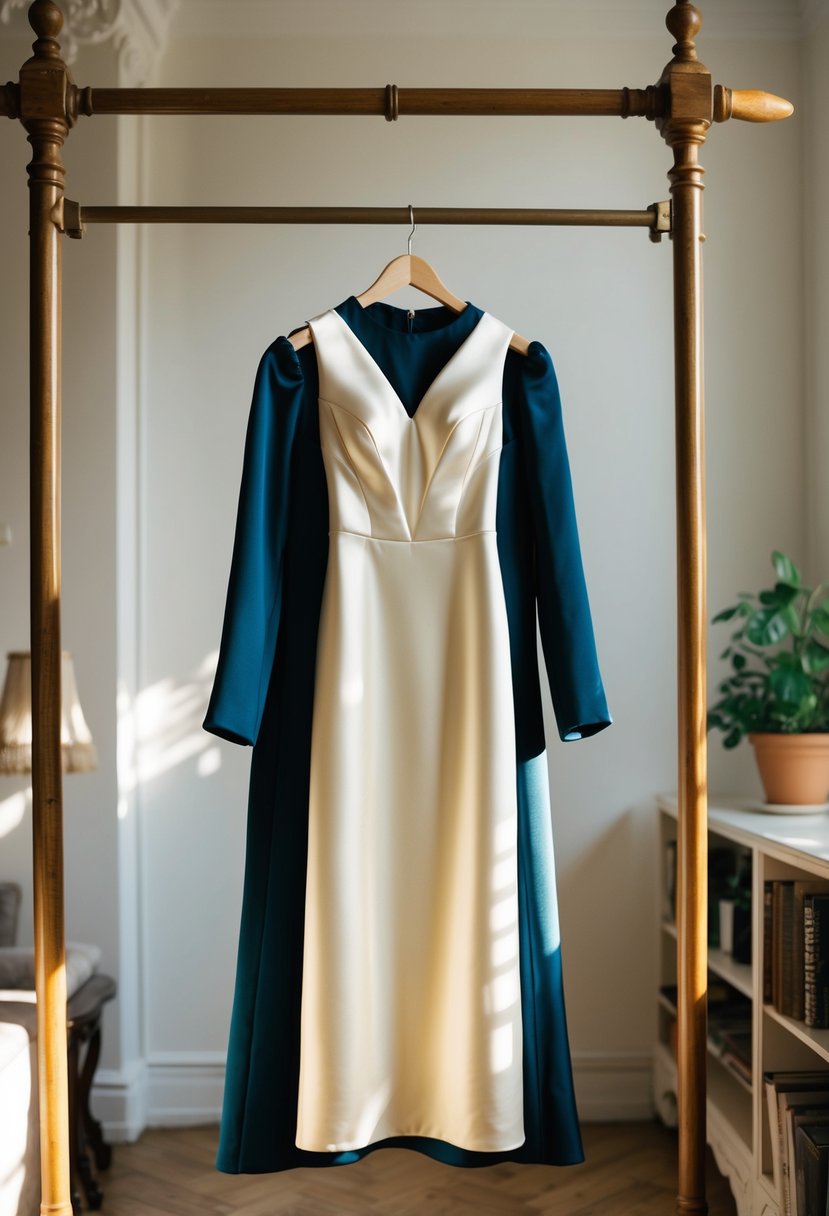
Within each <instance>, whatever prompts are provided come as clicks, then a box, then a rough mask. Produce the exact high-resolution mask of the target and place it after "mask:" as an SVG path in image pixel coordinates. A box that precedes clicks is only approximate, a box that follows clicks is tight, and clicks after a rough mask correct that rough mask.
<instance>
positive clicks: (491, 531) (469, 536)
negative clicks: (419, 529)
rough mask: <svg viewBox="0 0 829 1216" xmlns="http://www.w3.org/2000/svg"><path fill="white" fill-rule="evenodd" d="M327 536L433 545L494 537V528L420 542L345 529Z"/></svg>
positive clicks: (330, 530) (426, 539)
mask: <svg viewBox="0 0 829 1216" xmlns="http://www.w3.org/2000/svg"><path fill="white" fill-rule="evenodd" d="M328 535H329V536H356V537H357V538H358V539H359V540H373V541H378V542H379V543H380V544H384V545H435V544H446V543H447V541H452V542H453V543H454V542H455V541H459V540H471V539H472V538H473V537H474V536H495V535H496V529H495V528H481V529H480V531H478V532H464V534H463V536H426V537H423V539H421V540H416V539H413V538H410V537H398V536H370V535H369V534H368V533H367V532H349V531H348V530H347V529H345V528H332V529H329V532H328Z"/></svg>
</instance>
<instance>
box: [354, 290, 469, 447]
mask: <svg viewBox="0 0 829 1216" xmlns="http://www.w3.org/2000/svg"><path fill="white" fill-rule="evenodd" d="M350 299H351V300H355V299H356V297H354V296H352V297H350ZM358 307H362V306H361V305H359V303H358ZM466 307H467V308H472V307H473V305H472V304H471V303H470V302H469V301H468V300H467V302H466ZM465 311H466V309H464V312H465ZM476 311H477V312H480V316H479V317H478V319H477V321H476V322H475V324H474V326H473V327H472V329H471V330H470V331H469V333H468V334H467V335H466V337H464V338H463V339H462V340H461V343H460V345H459V346H457V347H456V348H455V350H454V351H453V352H452V354H451V355H450V356H449V358H448V359H447V360H446V362H445V363H444V364H443V365H442V366H441V367H440V369H439V370H438V371H437V373H436V374H435V375H434V376H433V377H432V379H431V380H430V382H429V384H428V386H427V388H426V391H425V392H424V393H423V394H422V395H421V396H420V398H419V400H418V402H417V405H416V406H415V408H414V410H413V411H412V413H411V414H410V413H409V411H408V410H407V409H406V406H405V404H404V402H403V399H402V398H401V396H400V394H399V393H398V392H397V389H396V388H395V387H394V385H393V384H392V382H391V380H390V379H389V377H388V376H387V375H386V373H385V372H384V371H383V369H382V367H381V366H380V364H379V363H378V362H377V360H376V359H375V358H374V356H373V355H372V353H371V351H370V350H369V349H368V347H367V346H366V344H365V343H364V342H363V340H362V339H361V338H360V337H359V335H358V334H357V333H355V331H354V330H353V329H352V328H351V326H350V325H349V324H348V322H347V321H346V319H345V318H344V317H343V316H341V315H340V313H338V312H337V310H336V309H335V308H332V309H331V313H332V315H333V316H335V317H336V318H337V320H338V322H339V323H340V324H341V325H342V327H343V329H345V330H346V331H347V332H348V334H350V336H351V339H352V341H353V342H354V343H355V345H356V347H357V348H358V350H359V352H360V354H361V355H362V356H363V357H364V358H365V359H366V361H367V362H368V363H369V364H370V365H371V367H372V368H373V369H374V371H375V373H376V375H377V377H378V380H379V381H380V383H381V385H382V386H383V387H384V388H385V389H386V390H387V391H388V394H389V395H390V396H391V398H392V399H393V401H394V404H395V405H396V406H397V408H398V410H399V411H400V413H401V414H402V415H403V418H404V420H405V421H406V422H410V423H413V422H415V421H416V420H417V417H418V415H419V414H420V412H421V410H422V409H423V406H424V404H425V403H426V401H427V400H428V399H430V398H431V396H432V394H433V392H435V390H436V389H437V386H438V385H439V383H440V382H441V381H442V379H443V377H444V375H445V374H446V373H448V371H449V368H450V367H451V366H452V365H453V363H454V362H455V360H456V359H457V358H458V357H459V356H460V354H461V353H462V351H464V350H465V349H466V346H467V344H468V343H469V342H470V341H471V339H472V338H473V337H474V335H475V334H477V333H478V331H479V330H480V329H481V327H482V323H483V322H484V320H485V318H486V317H487V315H488V314H487V313H486V312H485V311H483V309H476ZM462 316H463V313H458V314H457V316H456V317H454V318H453V319H452V321H450V324H452V323H453V322H454V321H456V320H458V319H459V318H460V317H462ZM372 323H373V324H375V325H377V326H378V328H380V329H384V330H386V332H387V333H400V334H403V331H402V330H393V329H391V328H390V327H388V326H382V325H379V324H378V322H376V321H374V320H373V318H372ZM440 332H441V331H440V329H433V330H422V331H421V332H420V333H419V334H403V336H404V337H423V336H424V334H426V333H440Z"/></svg>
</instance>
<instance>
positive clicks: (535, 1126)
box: [204, 296, 611, 1173]
mask: <svg viewBox="0 0 829 1216" xmlns="http://www.w3.org/2000/svg"><path fill="white" fill-rule="evenodd" d="M336 311H337V312H338V313H339V315H340V317H341V318H342V319H343V320H344V321H345V323H346V324H347V325H348V326H349V328H350V329H351V330H352V331H353V332H354V334H355V335H356V336H357V338H358V339H359V341H360V342H361V343H362V344H363V345H364V346H365V347H366V349H367V350H368V351H369V354H370V355H371V357H372V358H373V359H374V360H375V362H376V363H377V365H378V366H379V367H380V369H381V370H382V371H383V373H384V374H385V376H386V377H387V379H388V380H389V382H390V383H391V385H392V386H393V388H394V390H395V392H396V393H397V395H398V396H399V398H400V399H401V401H402V402H403V404H404V405H405V407H406V409H407V411H408V412H409V413H410V414H411V413H412V412H413V410H414V408H415V407H416V404H417V402H418V401H419V400H420V399H421V398H422V396H423V394H424V392H425V391H426V389H427V388H428V386H429V384H430V383H431V382H432V381H433V380H434V378H435V376H436V375H437V373H438V372H439V371H440V369H441V368H442V367H443V366H444V365H445V364H446V362H447V361H448V360H449V358H450V357H451V356H452V355H453V354H454V353H455V351H456V350H457V349H458V348H459V347H460V346H461V344H462V343H463V342H464V340H465V339H466V338H467V337H468V336H469V334H470V333H471V331H472V330H473V329H474V327H475V326H476V324H477V323H478V321H479V320H480V317H481V315H482V313H481V310H480V309H478V308H476V307H475V306H474V305H472V304H468V305H467V307H466V308H465V309H464V311H463V312H462V313H460V314H459V315H457V316H453V314H451V313H450V312H449V311H448V310H447V309H446V308H443V307H438V308H426V309H418V310H417V311H416V312H414V314H411V313H409V312H407V311H406V310H405V309H401V308H396V307H394V306H392V305H389V304H385V303H376V304H372V305H371V306H370V307H369V308H368V309H365V310H364V309H363V308H362V307H361V305H360V304H359V303H358V302H357V301H356V299H355V298H354V297H353V296H352V297H350V298H349V299H348V300H345V301H344V302H343V303H342V304H340V305H338V306H337V309H336ZM377 321H380V322H381V324H379V325H378V324H377V323H376V322H377ZM413 336H415V337H416V339H417V340H416V341H412V337H413ZM502 417H503V428H504V433H503V448H502V451H501V456H500V464H499V475H498V499H497V516H496V531H497V547H498V558H499V562H500V567H501V574H502V578H503V587H504V600H505V604H506V609H507V621H508V629H509V642H510V659H511V666H512V681H513V694H514V708H515V749H516V757H517V771H516V783H517V795H518V899H519V952H520V987H521V1020H522V1027H523V1095H524V1097H523V1102H524V1129H525V1141H524V1144H523V1145H521V1146H520V1147H519V1148H517V1149H511V1150H508V1151H501V1152H477V1151H472V1150H469V1149H464V1148H460V1147H458V1146H457V1145H453V1144H449V1143H447V1142H445V1141H441V1140H432V1139H427V1138H424V1137H415V1136H402V1137H396V1138H392V1139H385V1140H382V1141H379V1142H377V1143H373V1144H368V1145H366V1146H364V1147H362V1148H359V1149H353V1150H349V1151H342V1152H330V1153H323V1152H309V1151H305V1150H301V1149H299V1148H297V1146H296V1144H295V1132H296V1116H297V1093H298V1083H299V1058H300V1051H299V1046H300V1044H299V1034H300V1001H301V993H302V961H303V927H304V914H305V899H306V890H305V871H306V858H307V841H308V793H309V776H310V753H311V726H312V712H313V696H314V672H315V660H316V644H317V632H318V624H319V618H320V607H321V603H322V593H323V586H324V581H325V571H326V559H327V552H328V497H327V488H326V479H325V471H324V466H323V461H322V453H321V448H320V436H319V411H318V377H317V365H316V359H315V352H314V347H313V345H307V346H305V347H303V348H302V349H301V350H300V351H298V352H297V351H295V350H294V348H293V346H292V345H291V343H290V341H289V340H288V339H287V338H286V337H279V338H277V339H276V341H275V342H273V344H272V345H271V346H270V347H269V348H268V349H267V350H266V351H265V353H264V355H263V356H262V359H261V362H260V364H259V368H258V372H257V375H256V381H255V386H254V391H253V402H252V406H251V411H250V418H249V424H248V431H247V439H246V443H245V452H244V465H243V474H242V484H241V491H240V497H239V508H238V516H237V524H236V537H235V543H234V549H233V557H232V561H231V569H230V579H229V587H228V593H227V603H226V608H225V617H224V625H223V629H222V636H221V647H220V653H219V662H218V667H217V672H216V678H215V683H214V686H213V691H212V694H211V697H210V703H209V706H208V710H207V716H206V718H205V722H204V726H205V729H206V730H208V731H211V732H212V733H213V734H216V735H219V736H220V737H222V738H224V739H228V740H231V741H233V742H235V743H239V744H247V745H252V746H253V751H252V761H251V776H250V792H249V801H248V818H247V840H246V863H245V877H244V888H243V900H242V914H241V925H240V932H239V948H238V958H237V970H236V983H235V989H234V998H233V1011H232V1016H231V1024H230V1033H229V1042H228V1055H227V1070H226V1078H225V1091H224V1099H223V1107H222V1118H221V1128H220V1138H219V1148H218V1155H217V1159H216V1167H217V1169H219V1170H221V1171H223V1172H226V1173H265V1172H274V1171H278V1170H284V1169H290V1168H293V1167H297V1166H309V1165H310V1166H329V1165H342V1164H346V1163H348V1162H352V1161H356V1160H358V1159H359V1158H361V1157H363V1156H365V1155H366V1154H367V1153H369V1152H372V1151H373V1150H375V1149H377V1148H382V1147H403V1148H411V1149H416V1150H418V1151H420V1152H422V1153H425V1154H427V1155H428V1156H430V1157H433V1158H435V1159H437V1160H439V1161H443V1162H445V1163H447V1164H451V1165H458V1166H481V1165H490V1164H493V1163H495V1162H499V1161H523V1162H533V1163H544V1164H549V1165H567V1164H574V1163H577V1162H580V1161H582V1160H583V1149H582V1142H581V1136H580V1130H579V1122H578V1115H577V1111H576V1104H575V1097H574V1093H573V1079H572V1068H571V1061H570V1051H569V1044H568V1035H567V1024H566V1015H565V1005H564V990H563V978H562V960H561V948H560V945H559V940H558V932H557V914H556V906H555V874H554V871H553V853H552V838H551V826H550V803H549V788H548V775H547V762H546V758H545V738H544V725H543V720H542V709H541V690H540V673H539V663H538V653H537V642H536V615H537V619H538V627H539V630H540V634H541V640H542V647H543V654H544V664H545V667H546V673H547V678H548V680H549V686H550V691H551V695H552V700H553V706H554V710H555V716H556V723H557V727H558V733H559V736H560V738H561V739H562V740H565V741H569V740H574V739H581V738H585V737H587V736H589V735H592V734H595V733H596V732H597V731H600V730H602V729H603V728H604V727H606V726H607V725H609V723H610V721H611V717H610V713H609V711H608V707H607V701H606V698H605V693H604V689H603V685H602V679H601V675H600V671H599V665H598V660H597V655H596V646H595V641H594V635H593V626H592V622H591V616H590V608H589V603H588V597H587V589H586V584H585V577H584V572H583V567H582V560H581V554H580V548H579V540H578V532H577V527H576V517H575V509H574V503H573V492H572V485H571V479H570V470H569V464H568V458H567V450H566V445H565V438H564V430H563V424H562V415H561V404H560V400H559V392H558V385H557V382H556V375H555V371H554V369H553V364H552V361H551V359H550V356H549V354H548V352H547V351H546V350H545V348H544V347H543V346H542V345H541V344H540V343H539V342H532V343H531V344H530V349H529V353H528V355H526V356H525V355H520V354H518V353H516V352H513V351H508V353H507V357H506V361H505V365H504V382H503V412H502Z"/></svg>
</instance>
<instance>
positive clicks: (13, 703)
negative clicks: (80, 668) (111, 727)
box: [0, 650, 98, 773]
mask: <svg viewBox="0 0 829 1216" xmlns="http://www.w3.org/2000/svg"><path fill="white" fill-rule="evenodd" d="M7 658H8V660H9V665H8V668H7V669H6V682H5V684H4V685H3V696H2V699H0V773H30V772H31V771H32V657H31V655H30V654H29V652H28V651H21V650H18V651H13V652H12V653H11V654H9V655H7ZM60 743H61V755H62V757H63V770H64V772H66V773H88V772H91V771H92V769H94V768H97V765H98V756H97V753H96V751H95V744H94V743H93V742H92V734H91V732H90V730H89V727H88V726H87V724H86V719H85V718H84V716H83V710H82V709H81V703H80V701H79V699H78V687H77V684H76V681H75V666H74V664H73V662H72V656H71V654H70V653H69V651H67V650H64V652H63V655H62V662H61V716H60Z"/></svg>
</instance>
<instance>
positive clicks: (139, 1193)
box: [101, 1122, 736, 1216]
mask: <svg viewBox="0 0 829 1216" xmlns="http://www.w3.org/2000/svg"><path fill="white" fill-rule="evenodd" d="M583 1131H584V1140H585V1154H586V1158H587V1160H586V1161H585V1163H584V1164H583V1165H579V1166H570V1167H568V1168H566V1169H552V1168H550V1167H548V1166H527V1165H523V1166H522V1165H496V1166H490V1167H487V1168H485V1169H474V1170H463V1169H453V1168H451V1167H450V1166H444V1165H439V1164H438V1163H437V1162H434V1161H432V1160H430V1159H429V1158H427V1157H424V1156H422V1155H421V1154H420V1153H411V1152H405V1151H402V1150H393V1149H383V1150H382V1151H379V1152H376V1153H373V1154H372V1155H371V1156H369V1157H367V1158H366V1159H365V1160H364V1161H360V1162H358V1163H357V1164H355V1165H348V1166H341V1167H337V1168H332V1169H324V1170H323V1169H319V1170H289V1171H287V1172H285V1173H281V1174H259V1175H253V1174H240V1175H228V1174H220V1173H218V1172H217V1170H216V1169H215V1168H214V1164H213V1162H214V1158H215V1152H216V1143H217V1137H218V1129H217V1128H215V1127H197V1128H175V1129H173V1130H160V1129H151V1130H148V1131H146V1132H145V1133H144V1134H143V1135H142V1136H141V1138H140V1140H138V1141H137V1142H136V1143H135V1144H116V1145H115V1146H114V1151H113V1163H112V1166H111V1168H110V1169H109V1171H108V1172H107V1173H106V1174H103V1175H102V1176H101V1185H102V1187H103V1190H104V1205H103V1208H102V1213H103V1216H672V1214H673V1212H674V1210H675V1193H676V1135H675V1133H673V1132H669V1131H667V1130H666V1129H665V1128H664V1127H662V1126H661V1125H660V1124H658V1123H656V1122H653V1123H621V1124H587V1125H585V1127H584V1129H583ZM708 1164H709V1168H708V1178H709V1183H708V1188H709V1189H708V1201H709V1212H710V1216H736V1209H735V1207H734V1202H733V1199H732V1197H731V1192H730V1191H729V1189H728V1185H727V1183H726V1182H725V1181H724V1180H723V1179H722V1178H721V1177H720V1175H719V1174H718V1173H717V1171H716V1168H715V1166H714V1164H713V1161H711V1160H710V1159H709V1163H708Z"/></svg>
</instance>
